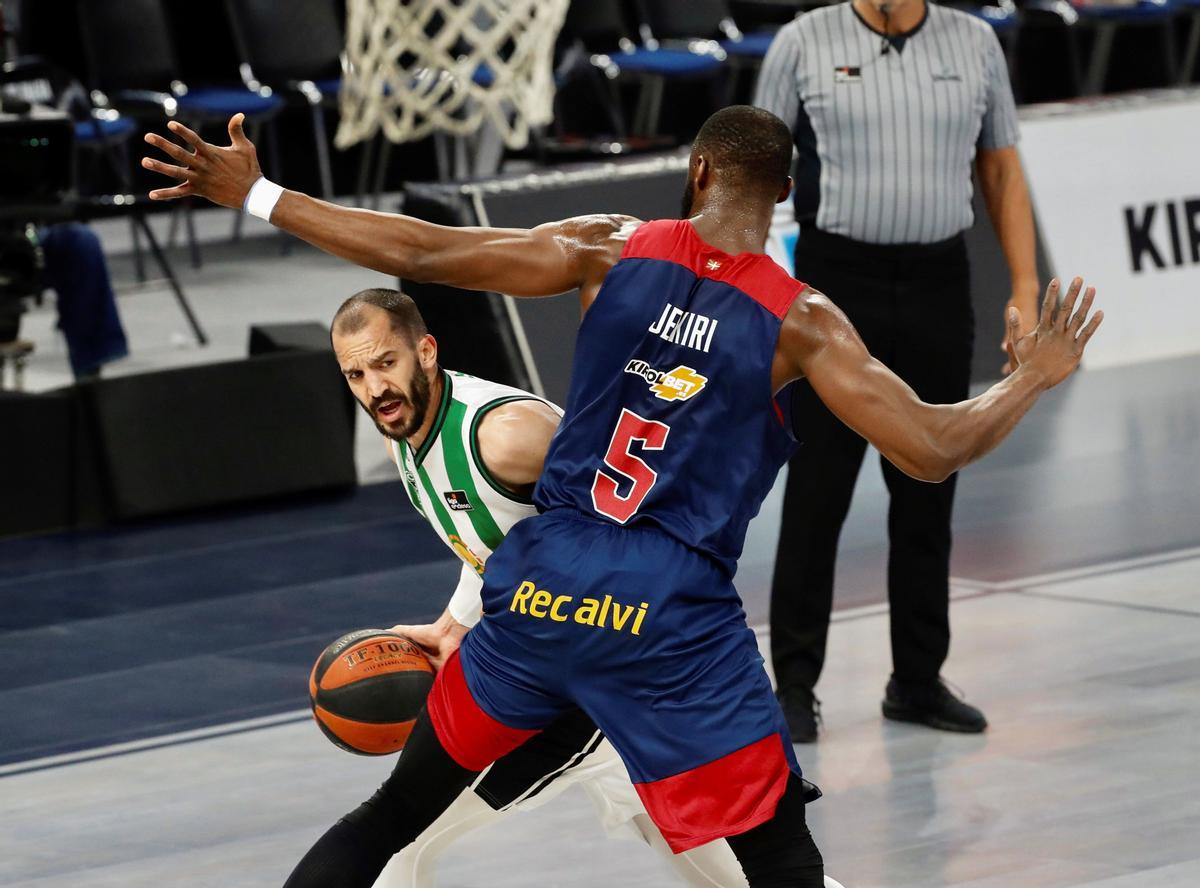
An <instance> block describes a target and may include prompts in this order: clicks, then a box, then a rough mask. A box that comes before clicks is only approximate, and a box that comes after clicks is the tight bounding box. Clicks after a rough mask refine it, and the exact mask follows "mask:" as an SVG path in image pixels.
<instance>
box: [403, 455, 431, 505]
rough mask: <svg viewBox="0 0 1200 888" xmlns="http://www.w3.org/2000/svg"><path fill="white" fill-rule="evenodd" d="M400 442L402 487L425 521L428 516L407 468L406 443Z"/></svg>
mask: <svg viewBox="0 0 1200 888" xmlns="http://www.w3.org/2000/svg"><path fill="white" fill-rule="evenodd" d="M399 443H400V474H401V475H403V476H404V487H405V488H406V489H407V490H408V500H409V502H411V503H412V504H413V505H414V506H415V507H416V509H417V511H418V512H420V513H421V517H422V518H424V519H425V520H426V521H428V520H429V516H428V515H426V514H425V508H424V506H422V505H421V495H420V494H419V493H417V484H416V481H415V479H414V478H413V475H412V472H410V471H409V470H408V445H407V444H405V443H404V442H403V441H401V442H399Z"/></svg>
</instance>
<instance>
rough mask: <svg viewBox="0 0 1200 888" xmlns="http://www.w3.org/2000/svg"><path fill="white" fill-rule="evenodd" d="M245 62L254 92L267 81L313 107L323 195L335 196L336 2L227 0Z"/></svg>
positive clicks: (339, 64)
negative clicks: (331, 130)
mask: <svg viewBox="0 0 1200 888" xmlns="http://www.w3.org/2000/svg"><path fill="white" fill-rule="evenodd" d="M225 7H226V9H227V10H228V12H229V21H230V24H231V26H232V28H233V38H234V45H235V46H236V47H237V51H238V56H239V58H240V62H241V64H240V65H239V71H240V72H241V75H242V83H243V84H244V85H245V87H246V88H247V89H248V90H250V91H251V92H258V91H260V90H261V89H262V86H263V84H266V85H267V86H268V87H270V88H271V89H272V90H273V91H274V92H275V93H276V94H278V95H281V96H284V97H286V98H289V99H291V100H292V101H294V102H296V103H298V104H300V105H302V106H304V107H305V108H307V110H308V111H309V114H310V116H311V120H312V130H313V139H314V141H315V143H316V149H317V166H318V171H319V174H320V177H321V193H322V195H323V196H324V197H325V198H327V199H328V198H331V197H333V173H332V170H331V167H330V161H329V139H328V136H327V134H326V130H325V112H326V110H328V109H331V108H334V109H335V108H336V107H337V99H338V93H339V92H341V88H342V80H341V68H342V47H343V45H344V44H345V38H344V37H343V35H342V22H341V18H340V15H339V11H338V6H337V2H336V0H288V2H287V3H279V2H277V0H225Z"/></svg>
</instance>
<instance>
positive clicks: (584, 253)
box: [555, 213, 642, 270]
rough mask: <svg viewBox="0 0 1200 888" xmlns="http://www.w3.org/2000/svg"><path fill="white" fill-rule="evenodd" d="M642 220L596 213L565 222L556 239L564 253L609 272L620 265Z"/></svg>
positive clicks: (559, 226) (560, 226)
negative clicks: (623, 254)
mask: <svg viewBox="0 0 1200 888" xmlns="http://www.w3.org/2000/svg"><path fill="white" fill-rule="evenodd" d="M641 224H642V220H641V219H635V218H634V217H633V216H622V215H618V214H615V213H593V214H591V215H587V216H575V217H573V218H571V219H564V220H563V221H562V222H559V223H558V225H557V229H558V230H557V231H556V232H555V238H556V239H557V240H558V241H559V243H560V245H561V246H562V248H563V250H564V251H565V252H567V253H568V254H574V255H576V256H578V257H579V258H580V259H581V260H584V261H586V262H588V263H589V264H592V263H595V264H599V265H603V266H604V267H605V270H607V269H608V268H611V267H612V266H614V265H616V264H617V260H619V259H620V258H621V252H622V251H623V250H624V249H625V244H626V242H627V241H628V240H629V238H630V236H631V235H632V234H633V232H634V231H636V230H637V228H638V226H639V225H641Z"/></svg>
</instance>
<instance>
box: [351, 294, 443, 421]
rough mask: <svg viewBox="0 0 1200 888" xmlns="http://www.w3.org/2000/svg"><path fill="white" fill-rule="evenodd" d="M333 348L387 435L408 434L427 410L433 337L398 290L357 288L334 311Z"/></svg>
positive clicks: (434, 365)
mask: <svg viewBox="0 0 1200 888" xmlns="http://www.w3.org/2000/svg"><path fill="white" fill-rule="evenodd" d="M330 335H331V338H332V340H333V351H334V354H335V355H336V356H337V360H338V364H339V365H340V366H341V368H342V375H343V376H344V377H345V378H346V382H347V383H348V384H349V386H350V391H352V392H354V397H356V398H357V399H358V403H359V404H361V405H362V407H363V409H364V410H365V411H367V415H368V416H370V417H371V419H372V420H374V422H375V425H376V427H377V428H378V429H379V431H381V432H382V433H383V434H385V435H387V436H388V437H389V438H395V439H396V440H401V439H403V438H408V437H411V436H412V435H413V434H415V433H416V432H417V431H418V430H419V429H420V428H421V425H422V423H424V422H425V417H426V415H427V414H428V412H429V401H430V396H429V393H430V386H431V383H432V380H433V378H434V377H435V376H436V374H437V370H438V363H437V342H436V341H435V340H434V338H433V337H432V336H430V335H429V331H428V330H426V329H425V320H424V318H422V317H421V312H420V311H418V309H417V305H416V303H415V302H413V301H412V299H410V298H409V297H408V296H405V295H404V294H403V293H401V292H400V291H399V290H386V289H380V288H372V289H370V290H362V291H360V292H358V293H355V294H354V295H353V296H351V297H350V298H349V299H347V300H346V301H345V302H343V303H342V306H341V308H339V309H338V310H337V314H335V315H334V316H333V325H332V328H331V333H330Z"/></svg>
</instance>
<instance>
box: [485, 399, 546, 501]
mask: <svg viewBox="0 0 1200 888" xmlns="http://www.w3.org/2000/svg"><path fill="white" fill-rule="evenodd" d="M559 419H560V416H559V414H558V413H557V412H556V411H555V410H554V408H552V407H551V406H550V405H549V404H547V403H546V402H544V401H539V400H537V399H535V398H529V399H522V400H519V401H509V402H508V403H506V404H501V405H500V406H499V407H495V408H493V409H491V410H489V411H488V412H487V413H486V414H484V417H483V419H482V420H481V421H480V423H479V429H478V431H477V432H476V434H477V438H476V445H477V446H478V449H479V458H480V461H481V462H482V463H483V465H484V467H485V468H486V469H487V470H488V472H489V473H490V474H491V475H492V477H494V478H496V479H497V480H498V481H500V483H502V484H503V485H504V486H506V487H508V488H509V489H510V490H513V491H514V492H517V493H525V492H527V490H529V489H531V488H532V486H533V484H534V483H535V482H536V481H537V479H538V476H539V475H541V473H542V464H543V463H544V462H545V461H546V451H547V450H548V449H549V447H550V439H551V438H553V437H554V433H555V432H556V431H558V423H559Z"/></svg>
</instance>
